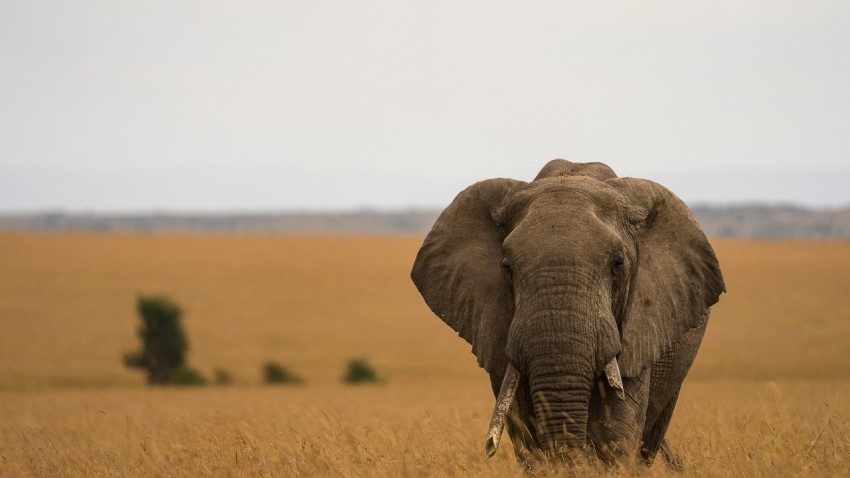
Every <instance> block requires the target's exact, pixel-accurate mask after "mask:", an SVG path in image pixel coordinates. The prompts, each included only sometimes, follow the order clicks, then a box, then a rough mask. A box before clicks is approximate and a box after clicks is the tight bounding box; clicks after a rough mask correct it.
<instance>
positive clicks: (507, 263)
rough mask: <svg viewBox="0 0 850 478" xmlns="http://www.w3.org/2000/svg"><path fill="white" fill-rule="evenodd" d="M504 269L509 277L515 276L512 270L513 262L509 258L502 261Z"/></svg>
mask: <svg viewBox="0 0 850 478" xmlns="http://www.w3.org/2000/svg"><path fill="white" fill-rule="evenodd" d="M502 269H504V270H505V273H507V274H508V277H512V276H513V270H512V268H511V261H510V260H509V259H508V258H507V257H505V258H504V259H502Z"/></svg>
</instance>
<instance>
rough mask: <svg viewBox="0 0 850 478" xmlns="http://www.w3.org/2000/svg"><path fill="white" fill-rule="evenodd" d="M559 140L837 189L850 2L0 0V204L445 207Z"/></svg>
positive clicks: (781, 197) (700, 185) (758, 191)
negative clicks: (469, 188) (468, 189)
mask: <svg viewBox="0 0 850 478" xmlns="http://www.w3.org/2000/svg"><path fill="white" fill-rule="evenodd" d="M552 158H566V159H570V160H572V161H577V162H587V161H602V162H605V163H607V164H609V165H610V166H611V167H612V168H614V170H615V171H617V172H618V174H619V175H621V176H636V177H643V178H647V179H653V180H656V181H658V182H661V183H662V184H664V185H666V186H667V187H669V188H670V189H672V190H673V191H674V192H675V193H677V194H678V195H679V196H681V197H682V198H684V199H685V200H687V201H688V202H690V203H705V202H711V203H731V202H739V201H761V202H791V203H798V204H803V205H809V206H841V205H847V204H850V187H848V184H850V2H848V1H847V0H838V1H834V2H833V1H817V0H813V1H806V2H799V1H787V2H786V1H778V0H765V1H744V0H734V1H716V2H713V1H701V2H683V1H670V2H661V1H646V0H642V1H623V2H620V1H588V2H576V1H565V0H560V1H553V2H504V1H493V0H488V1H482V2H472V1H463V2H460V1H450V2H443V1H434V0H429V1H423V2H406V1H305V2H290V1H284V2H281V1H269V2H257V1H244V0H242V1H238V2H223V1H216V2H211V1H207V0H203V1H200V0H199V1H178V2H175V1H173V0H169V1H152V0H145V1H142V2H130V1H90V2H89V1H76V0H61V1H56V2H45V1H38V0H22V1H18V0H3V1H2V2H0V211H20V210H26V211H31V210H41V209H64V210H66V211H150V210H180V211H210V210H263V211H266V210H289V209H302V210H303V209H308V210H322V209H335V210H340V209H358V208H364V207H368V208H379V209H387V208H391V209H399V208H408V207H421V208H430V207H442V206H445V205H446V204H448V202H449V201H451V199H452V198H453V197H454V195H455V194H456V193H457V192H459V191H460V190H461V189H462V188H464V187H466V186H467V185H469V184H471V183H473V182H475V181H478V180H482V179H486V178H491V177H514V178H517V179H525V180H530V179H531V178H533V177H534V176H535V175H536V173H537V171H538V170H539V169H540V168H541V167H542V166H543V165H544V164H545V163H546V161H548V160H549V159H552Z"/></svg>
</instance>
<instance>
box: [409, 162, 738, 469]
mask: <svg viewBox="0 0 850 478" xmlns="http://www.w3.org/2000/svg"><path fill="white" fill-rule="evenodd" d="M411 278H412V280H413V283H414V284H415V285H416V287H417V289H418V290H419V292H420V293H421V295H422V297H423V298H424V300H425V303H426V304H427V305H428V307H429V308H430V309H431V311H432V312H433V313H434V314H435V315H437V317H439V318H440V319H441V320H442V321H443V322H445V323H446V324H447V325H449V326H450V327H451V328H452V329H454V331H455V332H457V334H458V335H459V336H460V337H462V338H463V339H465V340H466V341H467V342H469V344H471V345H472V352H473V354H474V355H475V356H476V358H477V361H478V364H479V366H480V367H482V368H483V369H484V370H485V371H486V372H487V373H488V374H489V377H490V385H491V387H492V389H493V394H494V396H495V397H496V405H495V408H494V413H493V419H492V421H491V425H490V430H489V434H488V436H487V440H486V442H485V451H486V454H487V456H492V455H493V454H494V453H495V450H496V446H498V442H499V437H500V436H501V434H502V430H503V428H504V427H507V430H508V434H509V436H510V438H511V442H512V443H513V447H514V452H515V455H516V457H517V460H518V461H519V462H520V463H522V464H525V465H528V466H534V464H535V463H538V462H540V461H543V460H551V461H553V462H556V463H558V462H560V463H565V464H569V463H571V462H574V460H575V459H578V457H585V458H589V459H600V460H601V461H602V462H604V463H608V464H611V463H616V462H617V461H619V460H623V459H626V457H634V459H637V460H640V461H642V462H643V463H645V464H647V465H650V464H651V463H652V462H653V460H654V458H655V457H656V455H657V454H658V452H659V450H661V454H662V456H664V457H666V458H667V461H668V463H669V464H670V465H671V466H673V467H678V466H681V463H680V461H679V460H678V459H677V457H676V456H675V454H674V453H673V452H672V451H671V450H670V449H669V446H668V445H667V442H666V440H665V438H664V436H665V433H666V431H667V427H668V425H669V423H670V419H671V417H672V414H673V409H674V407H675V405H676V401H677V399H678V396H679V391H680V389H681V386H682V382H683V380H684V379H685V376H686V375H687V373H688V370H689V369H690V367H691V364H692V363H693V361H694V358H695V356H696V353H697V350H698V349H699V346H700V343H701V341H702V337H703V334H704V333H705V329H706V324H707V322H708V317H709V311H710V307H711V306H712V305H714V304H715V303H717V301H718V300H719V298H720V295H721V294H722V293H723V292H725V291H726V286H725V284H724V281H723V276H722V274H721V272H720V266H719V263H718V261H717V258H716V256H715V254H714V251H713V249H712V247H711V245H710V244H709V242H708V240H707V239H706V237H705V235H704V234H703V232H702V231H701V229H700V227H699V224H698V223H697V221H696V220H695V219H694V216H693V214H692V213H691V211H690V210H689V209H688V207H687V206H686V205H685V203H684V202H683V201H682V200H681V199H679V198H678V197H677V196H675V195H674V194H673V193H672V192H671V191H669V190H668V189H666V188H664V187H663V186H661V185H659V184H657V183H655V182H652V181H649V180H644V179H636V178H619V177H617V175H616V174H615V173H614V171H613V170H612V169H611V168H610V167H608V166H607V165H605V164H603V163H573V162H570V161H566V160H562V159H556V160H552V161H550V162H548V163H547V164H546V165H545V166H544V167H543V169H542V170H541V171H540V173H539V174H538V175H537V177H535V178H534V180H532V181H531V182H525V181H520V180H514V179H505V178H499V179H488V180H484V181H480V182H477V183H475V184H473V185H472V186H470V187H468V188H466V189H465V190H463V191H462V192H461V193H459V194H458V195H457V197H456V198H455V199H454V200H453V201H452V202H451V204H450V205H449V206H448V207H447V208H446V209H445V210H444V211H443V212H442V213H441V214H440V215H439V217H438V218H437V220H436V221H435V223H434V225H433V227H432V229H431V231H430V232H429V233H428V235H427V236H426V238H425V240H424V242H423V244H422V246H421V248H420V249H419V251H418V253H417V255H416V259H415V261H414V264H413V269H412V271H411Z"/></svg>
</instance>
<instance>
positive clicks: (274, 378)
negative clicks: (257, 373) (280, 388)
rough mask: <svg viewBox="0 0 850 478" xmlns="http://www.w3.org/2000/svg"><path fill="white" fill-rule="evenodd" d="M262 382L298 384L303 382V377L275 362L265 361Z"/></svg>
mask: <svg viewBox="0 0 850 478" xmlns="http://www.w3.org/2000/svg"><path fill="white" fill-rule="evenodd" d="M263 383H266V384H299V383H304V379H303V378H301V377H299V376H298V375H295V374H294V373H292V372H291V371H290V370H289V369H288V368H286V367H284V366H283V365H281V364H279V363H277V362H266V363H265V364H263Z"/></svg>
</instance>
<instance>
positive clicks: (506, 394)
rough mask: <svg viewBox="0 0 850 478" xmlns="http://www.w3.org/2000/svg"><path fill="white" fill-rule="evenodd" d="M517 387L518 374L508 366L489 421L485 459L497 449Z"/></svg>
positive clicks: (511, 366)
mask: <svg viewBox="0 0 850 478" xmlns="http://www.w3.org/2000/svg"><path fill="white" fill-rule="evenodd" d="M518 385H519V372H517V371H516V369H515V368H514V367H513V365H511V364H508V368H507V370H505V378H504V379H503V380H502V387H501V388H500V389H499V396H498V397H496V406H495V407H494V408H493V418H491V419H490V429H489V431H488V432H487V442H486V443H485V444H484V451H485V452H486V453H487V458H490V457H491V456H493V455H495V454H496V448H498V447H499V440H500V439H501V438H502V430H503V429H504V428H505V417H506V416H507V414H508V410H510V409H511V404H512V403H513V401H514V396H516V389H517V386H518Z"/></svg>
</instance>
